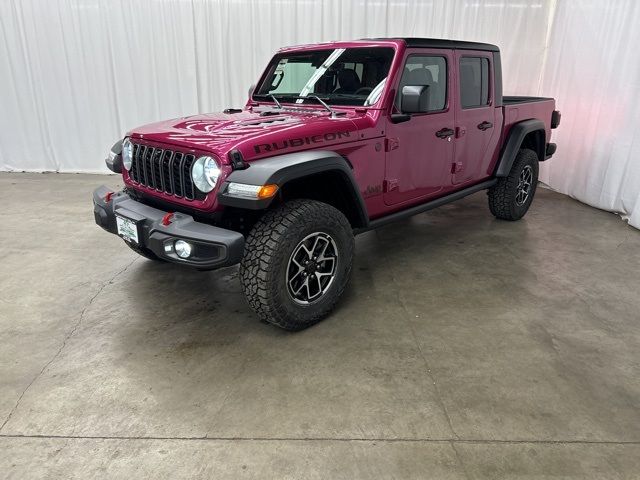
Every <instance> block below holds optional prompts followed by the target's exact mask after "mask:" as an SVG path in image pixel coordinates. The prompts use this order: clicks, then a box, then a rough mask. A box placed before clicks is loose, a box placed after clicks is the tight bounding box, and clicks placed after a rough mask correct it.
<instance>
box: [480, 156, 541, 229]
mask: <svg viewBox="0 0 640 480" xmlns="http://www.w3.org/2000/svg"><path fill="white" fill-rule="evenodd" d="M537 185H538V155H536V152H534V151H533V150H529V149H527V148H523V149H521V150H520V151H519V152H518V155H517V156H516V159H515V160H514V162H513V166H512V167H511V171H510V172H509V175H507V176H506V177H502V178H499V179H498V183H496V184H495V185H494V186H493V187H491V188H490V189H489V191H488V192H487V195H488V196H489V210H491V213H493V215H494V216H495V217H496V218H500V219H502V220H512V221H513V220H520V219H521V218H522V217H524V214H525V213H527V211H528V210H529V207H530V206H531V202H532V201H533V196H534V195H535V193H536V187H537Z"/></svg>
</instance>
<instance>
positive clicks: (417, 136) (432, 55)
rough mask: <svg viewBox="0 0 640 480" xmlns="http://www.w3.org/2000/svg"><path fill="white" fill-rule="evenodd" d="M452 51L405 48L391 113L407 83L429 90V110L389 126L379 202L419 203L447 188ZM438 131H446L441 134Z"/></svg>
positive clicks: (450, 157)
mask: <svg viewBox="0 0 640 480" xmlns="http://www.w3.org/2000/svg"><path fill="white" fill-rule="evenodd" d="M453 61H454V54H453V51H452V50H440V49H423V48H420V49H408V50H407V53H406V54H405V59H404V63H403V67H402V68H403V69H402V70H401V71H400V72H399V73H400V75H398V76H397V77H399V78H397V79H396V82H397V83H396V84H395V85H394V89H395V91H396V92H397V93H398V94H397V95H396V99H395V105H394V109H393V111H394V112H400V107H401V106H400V101H399V92H401V91H402V88H403V87H404V86H406V85H428V86H429V109H428V110H429V111H428V112H426V113H415V114H412V116H411V119H410V120H409V121H406V122H403V123H397V124H394V123H391V122H389V123H388V126H387V132H386V135H387V139H386V151H387V156H386V167H385V183H384V202H385V204H387V205H398V204H402V203H419V202H421V201H424V200H426V199H429V198H431V197H434V196H437V195H438V193H439V192H441V190H443V188H446V186H447V185H450V184H451V182H450V177H451V163H452V161H453V143H454V142H453V141H452V140H453V133H454V113H453V107H452V106H451V103H450V92H451V91H452V80H451V79H452V74H451V65H452V63H453ZM443 132H445V133H447V132H450V134H449V135H444V134H443Z"/></svg>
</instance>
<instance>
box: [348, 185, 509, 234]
mask: <svg viewBox="0 0 640 480" xmlns="http://www.w3.org/2000/svg"><path fill="white" fill-rule="evenodd" d="M497 182H498V179H496V178H492V179H491V180H486V181H484V182H481V183H478V184H476V185H472V186H471V187H467V188H464V189H462V190H458V191H457V192H453V193H450V194H449V195H445V196H443V197H440V198H436V199H435V200H431V201H429V202H426V203H423V204H421V205H416V206H415V207H410V208H407V209H404V210H400V211H399V212H396V213H392V214H390V215H386V216H384V217H381V218H376V219H375V220H371V222H370V223H369V225H368V226H367V227H366V228H362V229H358V230H357V231H356V233H363V232H366V231H369V230H373V229H374V228H378V227H381V226H383V225H387V224H388V223H392V222H395V221H396V220H402V219H403V218H408V217H412V216H414V215H417V214H418V213H423V212H426V211H428V210H433V209H434V208H438V207H441V206H442V205H445V204H447V203H450V202H455V201H456V200H460V199H461V198H464V197H466V196H467V195H471V194H472V193H476V192H479V191H480V190H486V189H487V188H491V187H493V186H494V185H495V184H496V183H497Z"/></svg>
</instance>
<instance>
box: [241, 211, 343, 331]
mask: <svg viewBox="0 0 640 480" xmlns="http://www.w3.org/2000/svg"><path fill="white" fill-rule="evenodd" d="M315 232H323V233H324V234H327V235H329V236H330V238H331V239H333V241H334V244H335V247H336V250H337V262H336V267H335V274H334V275H333V280H332V281H331V283H330V285H329V286H328V287H327V290H326V291H325V292H324V294H322V295H321V296H320V297H319V299H318V300H316V301H314V302H313V303H309V304H308V305H300V304H299V303H296V300H294V298H293V296H292V294H291V293H290V290H289V286H288V284H287V269H288V268H289V265H290V264H289V262H290V258H291V256H292V255H293V253H294V250H296V249H297V248H298V247H299V244H300V242H301V241H302V240H303V239H305V238H306V237H307V236H309V235H312V234H314V233H315ZM353 254H354V239H353V230H352V228H351V225H350V224H349V221H348V220H347V219H346V218H345V216H344V215H343V214H342V212H340V211H339V210H337V209H336V208H334V207H332V206H331V205H328V204H326V203H322V202H318V201H315V200H301V199H298V200H292V201H290V202H287V203H285V204H283V205H281V206H279V207H278V208H276V209H274V210H271V211H269V212H267V213H265V214H264V215H263V216H262V218H260V220H258V222H257V223H256V224H255V225H254V227H253V229H252V230H251V232H250V233H249V235H248V236H247V239H246V242H245V249H244V255H243V257H242V260H241V262H240V282H241V284H242V288H243V291H244V294H245V297H246V298H247V301H248V302H249V305H250V306H251V308H252V309H253V310H254V311H255V312H256V314H257V315H258V317H260V319H261V320H264V321H266V322H269V323H271V324H273V325H276V326H278V327H280V328H284V329H285V330H290V331H297V330H302V329H304V328H307V327H309V326H311V325H313V324H315V323H317V322H319V321H320V320H322V319H323V318H324V317H325V316H326V315H327V314H328V313H329V312H331V310H332V309H333V308H334V306H335V304H336V303H337V302H338V300H339V299H340V297H341V296H342V293H343V291H344V289H345V287H346V286H347V283H348V281H349V277H350V274H351V266H352V263H353Z"/></svg>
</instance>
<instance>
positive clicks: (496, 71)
mask: <svg viewBox="0 0 640 480" xmlns="http://www.w3.org/2000/svg"><path fill="white" fill-rule="evenodd" d="M493 90H494V94H493V95H494V97H495V101H494V106H495V107H501V106H502V102H503V100H502V60H501V59H500V52H494V53H493Z"/></svg>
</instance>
